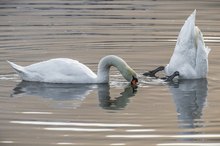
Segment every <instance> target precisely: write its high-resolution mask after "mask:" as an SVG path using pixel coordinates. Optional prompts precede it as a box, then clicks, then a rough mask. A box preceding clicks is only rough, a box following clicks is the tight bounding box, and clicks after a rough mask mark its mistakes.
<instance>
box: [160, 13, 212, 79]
mask: <svg viewBox="0 0 220 146" xmlns="http://www.w3.org/2000/svg"><path fill="white" fill-rule="evenodd" d="M195 17H196V10H195V11H194V12H193V13H192V14H191V15H190V16H189V17H188V19H187V20H186V21H185V24H184V25H183V27H182V29H181V31H180V33H179V36H178V39H177V43H176V46H175V49H174V52H173V55H172V57H171V59H170V62H169V64H168V65H166V66H165V69H164V70H165V73H166V75H167V76H170V75H172V74H173V73H174V72H175V71H178V72H179V74H180V75H179V77H180V78H182V79H198V78H206V76H207V73H208V54H209V51H210V49H209V48H208V47H206V46H205V43H204V39H203V34H202V32H201V31H200V29H199V28H198V27H197V26H195Z"/></svg>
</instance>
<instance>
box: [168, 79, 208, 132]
mask: <svg viewBox="0 0 220 146" xmlns="http://www.w3.org/2000/svg"><path fill="white" fill-rule="evenodd" d="M207 91H208V87H207V80H206V79H198V80H180V82H179V83H178V84H171V86H170V92H171V93H172V95H173V100H174V103H175V105H176V110H177V113H178V119H179V120H180V122H181V123H182V126H183V127H185V126H186V127H187V128H190V127H191V128H195V127H197V126H199V125H197V123H195V121H199V119H201V116H202V110H203V107H204V105H205V102H206V97H207Z"/></svg>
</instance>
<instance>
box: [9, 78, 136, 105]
mask: <svg viewBox="0 0 220 146" xmlns="http://www.w3.org/2000/svg"><path fill="white" fill-rule="evenodd" d="M97 89H98V98H99V102H100V104H99V105H100V106H101V107H102V108H104V109H122V108H125V106H126V105H127V103H128V102H129V97H132V96H134V95H135V93H136V87H132V86H130V85H128V86H126V87H125V89H124V91H123V92H122V93H120V96H118V97H111V96H110V91H109V90H110V86H109V84H50V83H40V82H26V81H22V82H20V83H19V84H18V85H17V86H16V87H15V88H14V89H13V93H12V95H11V96H12V97H13V96H17V95H22V94H26V95H33V96H40V97H43V98H49V99H53V100H56V101H57V100H59V101H60V102H62V101H67V100H68V101H71V102H73V104H72V106H74V107H72V108H77V107H80V105H81V104H82V101H83V100H84V99H85V98H86V96H88V95H89V94H90V93H91V92H92V91H94V90H97ZM63 106H65V104H64V105H63Z"/></svg>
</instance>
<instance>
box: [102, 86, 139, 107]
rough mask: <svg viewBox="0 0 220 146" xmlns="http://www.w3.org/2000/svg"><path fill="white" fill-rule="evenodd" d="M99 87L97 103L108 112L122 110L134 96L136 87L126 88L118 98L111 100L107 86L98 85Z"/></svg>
mask: <svg viewBox="0 0 220 146" xmlns="http://www.w3.org/2000/svg"><path fill="white" fill-rule="evenodd" d="M100 86H101V87H99V89H98V90H99V92H98V96H99V102H100V106H101V107H103V108H104V109H110V110H118V109H123V108H125V106H126V105H127V103H128V102H129V98H130V97H132V96H134V95H135V93H136V92H137V90H136V87H132V86H127V87H125V89H124V91H123V92H122V93H120V96H118V97H114V98H112V97H111V96H110V93H109V86H108V84H105V85H100Z"/></svg>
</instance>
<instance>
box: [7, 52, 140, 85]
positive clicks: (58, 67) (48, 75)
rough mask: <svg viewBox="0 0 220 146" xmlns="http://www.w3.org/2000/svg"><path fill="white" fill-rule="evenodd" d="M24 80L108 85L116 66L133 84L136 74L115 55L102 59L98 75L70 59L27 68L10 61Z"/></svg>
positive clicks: (49, 61)
mask: <svg viewBox="0 0 220 146" xmlns="http://www.w3.org/2000/svg"><path fill="white" fill-rule="evenodd" d="M8 62H9V64H10V65H11V66H12V68H13V69H14V70H15V71H16V72H17V73H18V75H19V76H20V77H21V79H22V80H25V81H37V82H47V83H107V82H108V81H109V69H110V67H111V66H115V67H116V68H118V70H119V71H120V72H121V73H122V75H123V77H124V78H125V79H126V80H127V81H129V82H131V81H132V80H133V77H135V78H136V77H137V75H136V73H135V72H134V71H133V69H131V68H130V67H129V66H128V65H127V63H126V62H125V61H124V60H123V59H121V58H119V57H117V56H114V55H109V56H106V57H104V58H102V59H101V60H100V62H99V67H98V74H97V75H96V74H95V73H94V72H93V71H91V70H90V69H89V68H88V67H87V66H85V65H84V64H82V63H80V62H78V61H76V60H72V59H68V58H56V59H50V60H48V61H43V62H39V63H35V64H32V65H29V66H26V67H22V66H19V65H16V64H15V63H12V62H10V61H8Z"/></svg>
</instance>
